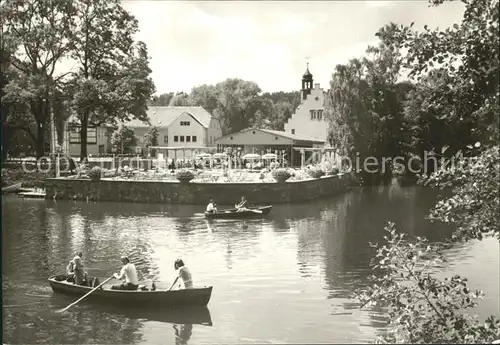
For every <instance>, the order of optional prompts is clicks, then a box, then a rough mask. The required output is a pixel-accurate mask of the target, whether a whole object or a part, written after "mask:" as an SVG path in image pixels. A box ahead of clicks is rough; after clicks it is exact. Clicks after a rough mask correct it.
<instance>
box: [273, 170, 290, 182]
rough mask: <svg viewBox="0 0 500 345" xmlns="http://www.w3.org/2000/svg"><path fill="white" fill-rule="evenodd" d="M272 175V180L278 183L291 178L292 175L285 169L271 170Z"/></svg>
mask: <svg viewBox="0 0 500 345" xmlns="http://www.w3.org/2000/svg"><path fill="white" fill-rule="evenodd" d="M272 174H273V177H274V179H275V180H276V181H277V182H278V183H284V182H285V181H286V180H288V179H289V178H290V177H292V174H291V173H290V172H289V171H288V170H287V169H275V170H273V172H272Z"/></svg>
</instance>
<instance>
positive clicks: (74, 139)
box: [69, 127, 97, 144]
mask: <svg viewBox="0 0 500 345" xmlns="http://www.w3.org/2000/svg"><path fill="white" fill-rule="evenodd" d="M80 130H81V128H80V127H70V128H69V143H70V144H80V143H81V140H80ZM87 144H97V128H92V127H89V128H87Z"/></svg>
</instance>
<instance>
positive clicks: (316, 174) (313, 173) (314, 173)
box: [307, 169, 325, 178]
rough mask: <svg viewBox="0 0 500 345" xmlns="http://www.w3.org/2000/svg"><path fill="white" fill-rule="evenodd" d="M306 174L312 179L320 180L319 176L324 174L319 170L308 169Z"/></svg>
mask: <svg viewBox="0 0 500 345" xmlns="http://www.w3.org/2000/svg"><path fill="white" fill-rule="evenodd" d="M307 173H308V174H309V176H311V177H312V178H320V177H321V176H324V175H325V172H324V171H323V170H321V169H310V170H309V171H308V172H307Z"/></svg>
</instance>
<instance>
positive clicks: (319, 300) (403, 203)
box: [2, 186, 500, 344]
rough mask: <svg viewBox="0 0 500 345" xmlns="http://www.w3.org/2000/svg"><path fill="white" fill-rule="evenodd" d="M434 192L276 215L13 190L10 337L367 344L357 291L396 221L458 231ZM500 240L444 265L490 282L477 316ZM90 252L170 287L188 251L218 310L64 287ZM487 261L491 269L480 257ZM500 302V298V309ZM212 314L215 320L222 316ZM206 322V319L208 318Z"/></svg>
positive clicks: (300, 207) (104, 271) (371, 318)
mask: <svg viewBox="0 0 500 345" xmlns="http://www.w3.org/2000/svg"><path fill="white" fill-rule="evenodd" d="M435 193H436V191H433V190H430V189H425V188H403V189H402V188H399V187H397V186H396V187H395V186H391V187H384V188H372V189H366V188H365V189H358V190H354V191H352V192H350V193H347V194H345V195H340V196H336V197H334V198H330V199H326V200H321V201H316V202H309V203H303V204H294V205H278V206H274V207H273V210H272V212H271V214H270V216H269V217H268V218H266V219H252V220H245V221H239V220H210V221H209V220H206V219H204V218H203V217H200V216H196V215H195V214H197V213H198V214H199V213H200V212H202V211H203V210H202V209H200V207H195V206H181V205H149V204H132V203H85V202H54V201H40V200H25V199H20V198H16V197H6V198H4V199H3V201H2V206H3V213H2V227H3V235H2V236H3V241H2V249H3V262H4V265H3V293H4V300H3V304H4V306H6V307H5V308H4V323H3V326H4V327H3V328H4V339H5V342H6V343H34V342H39V341H40V342H47V343H51V344H61V343H64V344H71V343H100V344H107V343H110V344H118V343H120V344H150V343H160V342H162V343H163V342H165V340H167V343H176V344H188V343H189V344H199V343H221V342H223V343H259V342H260V343H263V342H280V343H287V342H288V343H310V342H315V343H321V342H328V343H336V342H366V341H369V340H371V339H372V338H373V336H374V334H375V333H376V332H377V330H380V329H381V327H383V325H384V322H385V321H386V316H385V313H384V311H383V310H374V311H370V312H368V311H360V310H358V309H357V306H356V305H355V304H354V303H353V300H352V299H350V297H351V294H352V291H353V290H354V289H356V288H360V287H363V286H365V285H366V283H367V277H368V275H369V274H370V270H369V268H368V264H369V260H370V257H371V255H372V254H373V251H372V249H371V248H370V247H369V245H368V242H369V241H371V242H377V241H380V240H381V239H382V237H383V235H384V232H383V227H384V225H385V224H386V222H387V221H389V220H391V221H394V222H395V223H396V224H397V226H398V228H399V229H401V230H404V231H406V232H408V233H409V234H411V235H424V236H427V237H428V238H429V239H430V240H431V241H440V240H442V239H443V238H444V237H445V236H447V235H448V234H449V233H450V231H451V229H450V228H445V227H443V226H442V225H439V224H430V223H429V222H427V221H426V220H425V219H424V216H425V214H427V212H428V209H429V208H430V207H431V206H432V204H433V203H434V202H435V197H436V194H435ZM498 249H499V248H498V242H495V241H493V242H489V241H488V240H486V241H483V242H480V243H471V244H469V245H467V246H465V247H454V248H452V249H450V251H449V253H448V255H449V257H450V258H451V262H450V264H449V266H447V268H446V269H447V272H444V273H447V274H448V273H449V272H457V273H459V274H463V275H466V276H468V275H470V277H469V278H470V282H471V285H474V284H476V285H478V286H479V287H480V288H482V289H484V290H485V291H486V292H487V293H488V295H489V296H488V303H487V306H481V308H480V309H479V313H480V314H481V315H483V314H488V313H489V314H497V315H498V314H500V313H499V310H498V289H499V287H498V278H499V275H498V256H499V254H498ZM76 251H82V252H83V257H84V264H85V268H86V270H87V271H88V273H89V275H96V276H99V277H102V278H104V279H105V278H106V277H109V276H110V275H111V274H113V273H114V272H116V271H117V270H118V269H119V267H120V265H121V263H120V262H119V257H120V256H121V255H123V254H127V255H129V257H130V258H131V260H132V261H133V262H134V263H135V264H136V267H137V269H138V273H139V278H140V279H141V281H142V283H143V284H146V285H148V286H150V285H151V284H152V282H153V281H154V282H155V284H156V285H157V287H158V288H168V287H169V286H170V283H171V282H172V280H173V279H174V278H175V275H176V272H175V271H174V268H173V262H174V261H175V259H177V258H179V257H180V258H182V259H183V260H184V262H185V263H186V266H188V267H189V268H190V270H191V272H192V274H193V279H194V282H195V284H197V285H213V286H214V290H213V293H212V299H211V301H210V304H209V310H208V309H206V308H203V310H189V311H175V312H171V311H158V310H124V309H123V308H120V307H110V306H100V305H96V304H95V303H92V302H85V301H83V302H81V303H79V304H78V305H76V306H74V307H73V308H72V309H70V311H68V312H66V313H63V314H55V313H54V310H56V309H59V308H62V307H64V306H66V305H68V304H69V303H71V302H73V301H74V297H70V296H65V295H60V294H53V293H52V291H51V290H50V287H49V286H48V284H47V281H46V279H47V277H48V276H49V275H51V274H57V273H61V272H63V271H64V268H65V265H66V263H67V261H68V260H69V259H71V257H72V256H73V254H74V253H75V252H76ZM477 265H481V267H482V268H483V270H475V269H474V268H473V267H474V266H477ZM495 306H496V308H495ZM212 320H213V321H212ZM207 326H209V327H207Z"/></svg>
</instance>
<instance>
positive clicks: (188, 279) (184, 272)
mask: <svg viewBox="0 0 500 345" xmlns="http://www.w3.org/2000/svg"><path fill="white" fill-rule="evenodd" d="M174 268H175V269H176V270H178V271H179V274H178V275H177V277H176V278H175V280H174V282H173V283H172V286H170V289H172V287H173V286H174V285H175V283H177V281H178V280H179V278H180V279H181V280H182V282H183V284H184V289H192V288H193V277H192V276H191V272H190V271H189V269H188V268H187V267H186V266H184V261H182V260H181V259H177V260H175V262H174Z"/></svg>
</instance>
